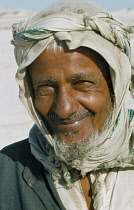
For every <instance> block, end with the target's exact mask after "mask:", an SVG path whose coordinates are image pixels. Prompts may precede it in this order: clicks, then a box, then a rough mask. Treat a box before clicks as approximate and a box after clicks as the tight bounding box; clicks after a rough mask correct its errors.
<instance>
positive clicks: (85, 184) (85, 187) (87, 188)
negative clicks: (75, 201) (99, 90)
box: [80, 176, 93, 210]
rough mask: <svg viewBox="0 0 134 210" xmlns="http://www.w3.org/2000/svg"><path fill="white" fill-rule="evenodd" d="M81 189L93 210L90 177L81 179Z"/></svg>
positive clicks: (90, 208) (89, 207) (90, 209)
mask: <svg viewBox="0 0 134 210" xmlns="http://www.w3.org/2000/svg"><path fill="white" fill-rule="evenodd" d="M80 182H81V187H82V191H83V195H84V197H85V200H86V203H87V206H88V209H89V210H93V200H92V191H91V185H90V181H89V179H88V176H86V177H84V178H81V179H80Z"/></svg>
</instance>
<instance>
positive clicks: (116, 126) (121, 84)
mask: <svg viewBox="0 0 134 210" xmlns="http://www.w3.org/2000/svg"><path fill="white" fill-rule="evenodd" d="M13 38H14V39H13V40H12V43H13V44H14V46H15V57H16V61H17V64H18V67H19V68H18V71H17V74H16V79H17V82H18V84H19V87H20V99H21V100H22V102H23V104H24V105H25V106H26V108H27V109H28V111H29V113H30V115H31V117H32V118H33V120H34V122H35V124H36V126H37V127H36V126H34V128H32V130H31V132H30V144H31V151H32V153H33V154H34V155H35V157H36V158H37V159H38V160H39V161H41V162H42V163H43V165H44V166H45V168H47V170H48V171H49V172H50V173H51V174H52V176H53V178H54V179H55V178H56V177H60V175H61V174H62V175H63V176H64V179H65V180H66V182H67V184H68V186H70V185H69V184H70V173H69V171H68V169H67V166H66V165H65V164H64V163H63V162H62V161H60V160H59V159H58V157H57V156H56V155H55V153H54V151H53V140H52V137H51V135H50V134H49V131H48V130H47V129H46V127H45V124H44V122H43V121H42V119H41V117H40V116H39V114H38V113H37V112H36V110H35V108H34V105H33V101H32V96H31V93H30V88H29V84H28V82H27V75H26V68H27V66H29V65H30V64H31V63H32V62H33V61H34V60H35V59H36V58H37V57H38V56H39V55H40V54H41V53H42V51H43V50H44V49H45V48H46V46H47V45H49V44H50V43H51V42H52V41H53V40H55V39H56V40H59V41H62V40H64V41H65V42H66V44H67V46H68V48H69V49H70V50H73V49H76V48H78V47H80V46H84V47H87V48H91V49H93V50H94V51H96V52H97V53H99V54H100V55H101V56H102V57H103V58H104V59H105V60H106V61H107V63H108V64H109V68H110V74H111V79H112V84H113V89H114V94H115V101H114V112H113V116H112V120H111V124H110V126H109V129H107V130H106V131H105V132H104V133H103V135H102V136H101V137H100V139H99V140H98V145H97V147H96V149H95V151H94V153H93V154H92V155H89V157H87V159H86V160H84V162H83V164H82V166H81V171H82V174H85V173H87V172H89V171H91V170H95V169H96V170H97V169H100V168H112V167H119V166H120V167H126V166H130V167H131V166H133V164H134V161H133V154H134V152H133V151H134V150H133V146H134V145H133V142H134V141H133V140H134V136H133V126H134V119H133V116H134V102H133V99H132V90H131V88H132V85H131V76H132V70H131V64H130V56H131V50H130V43H129V41H130V40H129V30H128V28H127V27H126V26H124V25H123V24H122V23H121V22H120V21H118V20H116V19H115V18H113V17H112V16H111V15H110V14H108V13H106V12H105V11H104V10H103V9H101V8H100V7H98V6H96V5H95V4H94V3H92V2H89V1H85V0H74V1H72V0H63V1H60V2H58V3H56V4H54V5H52V6H51V7H49V8H48V9H45V10H43V11H41V12H39V13H37V14H35V15H34V16H33V17H31V18H29V19H28V20H23V21H21V22H20V23H18V24H14V25H13ZM74 166H77V161H76V162H74Z"/></svg>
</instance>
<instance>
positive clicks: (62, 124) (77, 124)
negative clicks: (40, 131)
mask: <svg viewBox="0 0 134 210" xmlns="http://www.w3.org/2000/svg"><path fill="white" fill-rule="evenodd" d="M86 117H87V116H86ZM86 117H84V118H82V119H79V120H78V119H77V120H70V121H57V122H56V123H54V124H53V127H55V128H56V129H58V130H64V131H76V130H79V129H80V128H81V126H82V125H83V123H84V120H85V118H86Z"/></svg>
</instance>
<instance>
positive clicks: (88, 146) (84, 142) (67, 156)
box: [53, 107, 113, 169]
mask: <svg viewBox="0 0 134 210" xmlns="http://www.w3.org/2000/svg"><path fill="white" fill-rule="evenodd" d="M112 113H113V107H112V108H111V107H110V108H109V114H108V115H107V116H106V119H105V122H104V125H103V127H102V129H101V131H100V132H99V131H98V130H94V131H93V132H92V134H91V135H90V136H89V137H87V138H86V139H84V138H83V139H81V140H80V141H78V142H75V143H67V142H64V141H60V140H59V139H58V138H57V136H56V135H55V136H54V137H53V143H54V145H53V146H54V151H55V153H56V156H58V157H59V158H60V160H61V161H63V162H64V163H66V164H67V165H68V166H73V165H75V164H73V163H74V162H77V163H79V164H80V165H81V164H82V163H83V162H84V160H85V158H86V157H87V156H90V155H92V154H93V153H94V151H95V148H96V146H97V145H98V140H99V139H100V136H101V135H102V134H103V132H104V131H105V130H106V129H108V128H109V125H110V123H111V119H112ZM64 135H65V136H70V138H71V137H72V136H74V135H75V133H74V132H73V131H72V132H67V133H65V134H64ZM80 165H78V164H77V169H78V168H80ZM74 168H75V166H74Z"/></svg>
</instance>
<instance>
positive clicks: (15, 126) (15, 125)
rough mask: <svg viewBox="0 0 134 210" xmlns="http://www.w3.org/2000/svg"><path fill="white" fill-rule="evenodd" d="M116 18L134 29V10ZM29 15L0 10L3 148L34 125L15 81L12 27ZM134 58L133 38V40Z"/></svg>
mask: <svg viewBox="0 0 134 210" xmlns="http://www.w3.org/2000/svg"><path fill="white" fill-rule="evenodd" d="M111 13H112V14H113V15H114V16H115V17H117V18H119V19H121V20H123V21H125V23H126V24H127V25H131V26H132V25H134V10H127V9H124V10H121V11H113V12H111ZM31 14H32V12H30V11H24V10H15V9H13V10H6V9H0V148H2V147H4V146H6V145H8V144H10V143H12V142H16V141H19V140H22V139H24V138H26V137H27V136H28V133H29V130H30V128H31V127H32V125H33V122H32V120H31V118H30V117H29V115H28V113H27V111H26V109H25V108H24V107H23V105H22V104H21V102H20V101H19V98H18V85H17V83H16V81H15V73H16V70H17V65H16V63H15V59H14V55H13V46H12V45H11V44H10V40H11V39H12V32H11V25H12V23H14V22H17V21H18V20H20V19H24V18H27V17H29V16H30V15H31ZM131 45H132V58H133V57H134V50H133V49H134V35H132V36H131Z"/></svg>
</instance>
